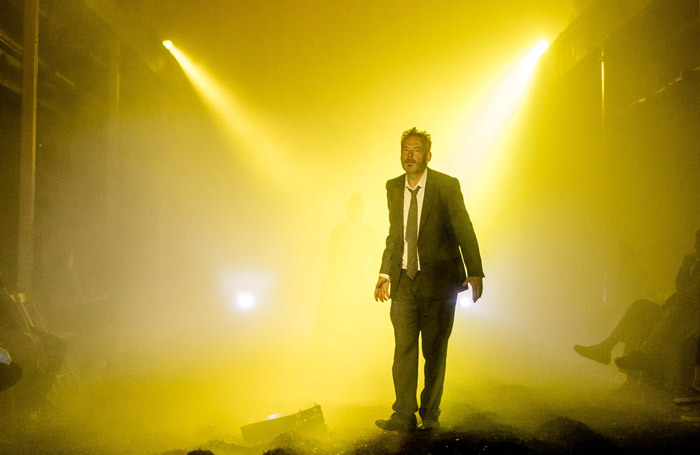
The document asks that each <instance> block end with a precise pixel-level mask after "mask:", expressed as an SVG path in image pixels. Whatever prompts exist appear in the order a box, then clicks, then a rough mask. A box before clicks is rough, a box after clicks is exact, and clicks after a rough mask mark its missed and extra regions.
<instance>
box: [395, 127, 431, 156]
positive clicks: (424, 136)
mask: <svg viewBox="0 0 700 455" xmlns="http://www.w3.org/2000/svg"><path fill="white" fill-rule="evenodd" d="M411 136H415V137H417V138H419V139H420V141H421V142H422V143H423V151H424V152H425V153H428V152H429V151H430V147H431V146H432V145H433V142H432V141H431V140H430V133H428V132H427V131H418V128H416V127H415V126H414V127H413V128H411V129H409V130H406V131H404V132H403V134H402V135H401V148H403V143H404V141H405V140H406V139H408V138H409V137H411Z"/></svg>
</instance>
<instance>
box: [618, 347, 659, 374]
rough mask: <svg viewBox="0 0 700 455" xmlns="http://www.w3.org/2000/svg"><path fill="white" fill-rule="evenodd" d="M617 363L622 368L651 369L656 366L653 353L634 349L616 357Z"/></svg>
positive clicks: (634, 369)
mask: <svg viewBox="0 0 700 455" xmlns="http://www.w3.org/2000/svg"><path fill="white" fill-rule="evenodd" d="M615 365H617V366H618V368H620V369H621V370H632V371H649V370H652V369H653V367H654V361H653V359H652V357H651V355H649V354H647V353H646V352H642V351H632V352H631V353H629V354H628V355H626V356H624V357H618V358H617V359H615Z"/></svg>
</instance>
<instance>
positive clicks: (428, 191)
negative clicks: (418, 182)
mask: <svg viewBox="0 0 700 455" xmlns="http://www.w3.org/2000/svg"><path fill="white" fill-rule="evenodd" d="M435 190H436V188H435V182H433V179H432V171H431V170H430V169H428V175H427V176H426V178H425V194H423V208H422V209H421V214H420V224H419V225H418V226H419V227H418V237H419V238H420V235H421V232H423V225H424V224H425V220H426V219H427V218H428V213H430V209H431V208H432V207H433V202H434V201H435V194H436V192H435Z"/></svg>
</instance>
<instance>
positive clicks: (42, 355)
mask: <svg viewBox="0 0 700 455" xmlns="http://www.w3.org/2000/svg"><path fill="white" fill-rule="evenodd" d="M18 305H19V303H17V302H15V301H14V300H13V299H12V297H11V296H10V293H9V292H8V291H7V288H6V287H5V285H4V283H3V282H2V278H1V277H0V344H2V345H3V346H5V347H6V348H7V349H8V351H9V352H11V353H12V357H13V360H16V361H17V363H19V364H20V365H22V377H23V379H22V381H21V382H20V383H19V384H18V385H17V387H16V388H15V390H16V395H17V402H18V404H19V405H20V406H22V408H23V409H24V410H26V411H35V410H38V409H40V408H42V407H43V406H44V405H45V404H46V403H47V395H48V393H49V392H50V391H51V388H52V386H53V383H54V381H55V380H56V375H57V374H58V372H59V371H60V369H61V366H62V365H63V360H64V358H65V355H66V343H65V341H63V340H62V339H60V338H58V337H56V336H54V335H51V334H50V333H47V332H45V331H43V330H39V329H37V328H35V327H30V326H28V325H27V323H26V322H25V320H24V317H23V316H22V312H21V310H20V308H19V306H18Z"/></svg>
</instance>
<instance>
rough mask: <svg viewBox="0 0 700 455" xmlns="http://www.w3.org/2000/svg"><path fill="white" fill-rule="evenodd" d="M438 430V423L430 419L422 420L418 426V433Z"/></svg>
mask: <svg viewBox="0 0 700 455" xmlns="http://www.w3.org/2000/svg"><path fill="white" fill-rule="evenodd" d="M439 429H440V422H438V421H437V420H432V419H423V421H422V422H421V424H420V425H418V431H437V430H439Z"/></svg>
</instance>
